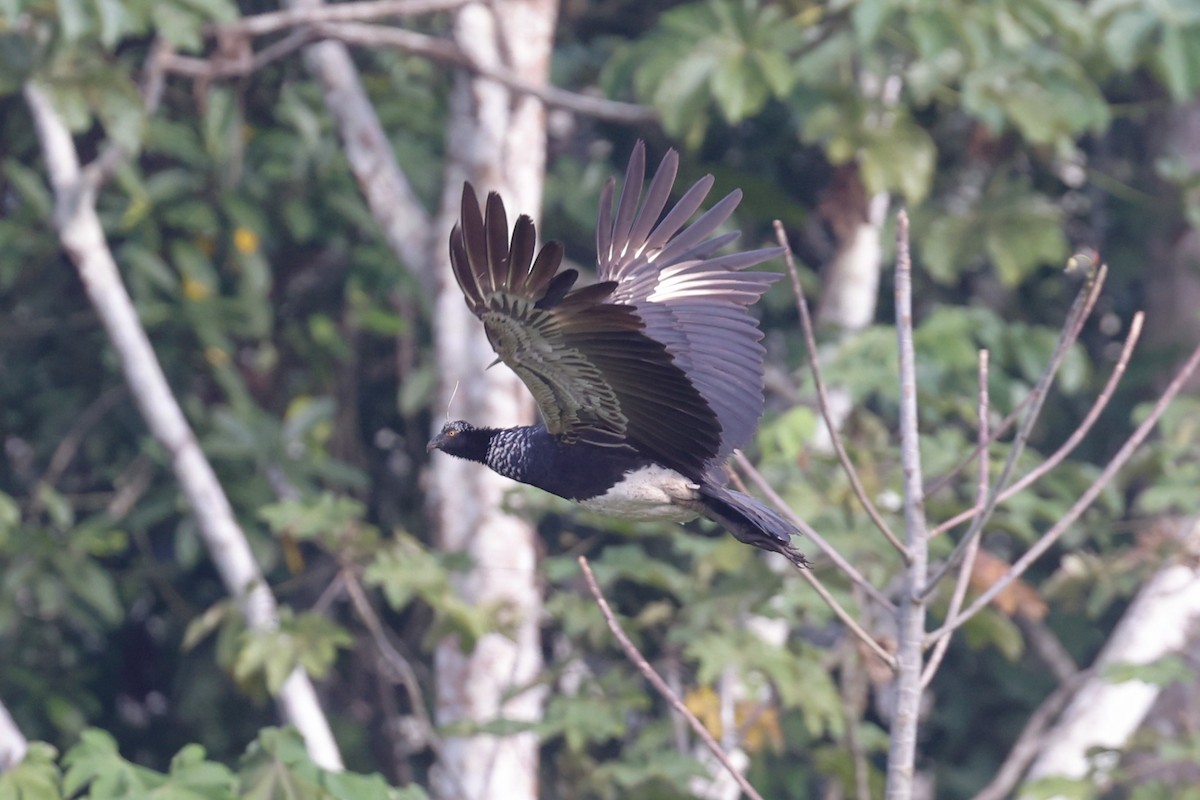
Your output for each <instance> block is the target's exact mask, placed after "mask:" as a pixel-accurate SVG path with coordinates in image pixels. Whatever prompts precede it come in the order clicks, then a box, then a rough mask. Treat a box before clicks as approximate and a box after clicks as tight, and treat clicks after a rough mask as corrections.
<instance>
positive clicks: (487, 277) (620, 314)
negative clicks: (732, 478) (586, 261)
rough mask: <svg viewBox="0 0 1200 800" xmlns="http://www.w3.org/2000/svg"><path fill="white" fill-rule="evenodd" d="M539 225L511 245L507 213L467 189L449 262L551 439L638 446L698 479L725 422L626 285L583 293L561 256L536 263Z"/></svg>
mask: <svg viewBox="0 0 1200 800" xmlns="http://www.w3.org/2000/svg"><path fill="white" fill-rule="evenodd" d="M535 244H536V233H535V230H534V225H533V221H532V220H530V218H529V217H527V216H524V215H522V216H521V217H519V218H518V219H517V222H516V225H514V226H513V229H512V238H511V240H510V239H509V231H508V220H507V216H506V214H505V210H504V203H503V201H502V200H501V199H500V196H499V195H497V194H496V193H495V192H492V193H490V194H489V195H488V198H487V204H486V213H484V212H483V211H481V209H480V207H479V201H478V199H477V197H476V194H475V190H474V189H473V188H472V187H471V185H470V184H465V185H464V186H463V198H462V216H461V218H460V220H459V224H458V225H455V227H454V230H453V231H452V232H451V234H450V261H451V264H452V266H453V270H454V276H455V278H456V279H457V280H458V284H459V286H460V287H461V288H462V291H463V295H464V297H465V298H466V301H467V306H468V307H469V308H470V309H471V311H472V312H473V313H474V314H475V315H476V316H477V317H479V319H481V320H482V321H483V325H484V329H485V330H486V332H487V337H488V341H489V342H491V345H492V348H493V349H494V350H495V351H496V354H497V355H498V356H499V357H500V360H501V361H503V362H504V363H505V364H507V365H508V366H509V367H510V368H511V369H512V370H513V371H514V372H516V373H517V375H518V376H519V377H520V378H521V380H522V381H523V382H524V383H525V385H526V386H527V387H528V388H529V391H530V392H531V393H532V394H533V397H534V400H535V401H536V402H537V405H538V408H539V409H540V411H541V414H542V417H543V419H544V420H545V422H546V427H547V429H548V430H549V431H550V432H551V433H555V434H560V435H564V436H567V437H568V438H571V439H577V440H583V441H589V442H592V443H595V444H600V445H630V446H633V447H635V448H636V449H637V450H638V451H639V452H641V453H642V454H644V455H646V456H648V457H650V458H652V459H654V460H655V461H658V462H660V463H662V464H665V465H666V466H669V467H671V468H673V469H676V470H678V471H679V472H681V473H683V474H684V475H687V476H689V477H692V478H699V476H700V475H702V474H703V473H704V471H705V470H706V469H707V467H708V463H707V462H708V461H709V459H710V458H711V456H712V454H714V453H716V452H717V451H718V449H719V447H720V443H721V426H720V423H719V422H718V420H717V415H716V414H715V413H714V411H713V409H712V408H710V406H709V404H708V403H707V402H706V401H705V398H704V397H702V396H701V393H700V392H699V391H697V389H696V387H694V386H693V384H692V381H691V380H689V376H688V375H687V374H686V373H685V368H684V367H683V365H682V364H680V363H679V359H678V357H677V356H675V355H673V354H672V353H670V352H669V349H670V346H669V345H668V344H666V343H664V342H662V341H659V340H658V339H657V338H655V336H654V335H653V332H652V331H650V330H648V328H647V326H646V325H645V324H644V323H643V320H642V318H641V317H640V316H639V314H638V312H637V311H636V310H635V308H634V307H633V305H632V304H630V303H629V302H626V301H618V300H616V299H615V297H616V295H615V294H614V290H617V289H618V288H619V287H618V283H617V282H616V281H614V280H604V281H601V282H599V283H596V284H593V285H591V286H586V287H583V288H579V289H575V288H573V287H574V283H575V281H576V279H577V278H578V273H577V272H576V271H575V270H573V269H567V270H563V271H561V272H560V271H559V267H560V266H561V264H562V255H563V251H562V246H561V245H559V244H558V243H557V242H551V243H549V244H547V245H545V246H544V247H543V248H542V249H541V251H540V252H539V253H538V254H537V257H536V258H535V257H534V249H535Z"/></svg>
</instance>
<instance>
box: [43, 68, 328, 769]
mask: <svg viewBox="0 0 1200 800" xmlns="http://www.w3.org/2000/svg"><path fill="white" fill-rule="evenodd" d="M25 101H26V103H27V105H28V106H29V109H30V111H31V113H32V115H33V119H34V123H35V126H36V128H37V133H38V139H39V140H40V143H41V146H42V152H43V154H44V158H45V161H46V168H47V171H48V172H49V174H50V184H51V186H52V188H53V190H54V196H55V213H54V222H55V226H56V227H57V228H58V235H59V239H60V240H61V242H62V246H63V249H64V250H66V252H67V255H68V256H69V257H70V258H71V261H72V262H73V263H74V264H75V267H76V269H77V270H78V272H79V277H80V279H81V281H82V283H83V285H84V288H85V289H86V291H87V293H88V298H89V299H90V300H91V303H92V306H93V307H94V308H95V309H96V313H97V314H98V316H99V317H100V321H101V323H102V324H103V325H104V328H105V332H106V333H107V334H108V338H109V340H110V341H111V342H112V346H113V349H114V350H115V351H116V353H117V356H118V358H119V360H120V362H121V369H122V371H123V372H124V375H125V381H126V383H128V384H129V387H130V391H131V393H132V394H133V397H134V400H135V401H136V402H137V404H138V408H139V409H140V410H141V413H142V417H143V418H144V419H145V420H146V425H147V427H148V428H149V429H150V432H151V433H152V434H153V435H154V438H155V439H156V440H157V441H158V443H159V445H160V446H162V448H163V449H164V450H165V451H166V452H167V454H168V456H169V457H170V461H171V467H172V469H173V470H174V472H175V478H176V480H178V481H179V484H180V487H181V488H182V490H183V493H184V495H185V496H186V498H187V501H188V505H189V506H190V507H191V510H192V513H193V514H194V515H195V516H196V521H197V523H198V526H199V530H200V536H201V538H202V539H203V541H204V543H205V546H206V547H207V548H208V552H209V556H210V557H211V558H212V560H213V563H214V564H215V565H216V567H217V571H218V573H219V574H220V576H221V579H222V582H223V583H224V584H225V588H226V591H228V592H229V593H230V594H231V595H232V596H233V597H234V598H235V599H236V600H237V602H238V606H239V607H240V608H241V611H242V613H243V615H244V616H245V618H246V623H247V625H248V626H249V627H250V628H251V629H252V630H256V631H269V630H273V629H275V628H276V627H278V623H279V620H278V611H277V609H276V606H275V598H274V596H273V595H272V594H271V590H270V589H269V588H268V586H267V584H266V581H265V580H264V578H263V575H262V572H261V570H260V569H259V566H258V564H257V562H255V560H254V555H253V553H251V551H250V546H249V544H248V542H247V541H246V537H245V534H244V533H243V532H242V529H241V527H240V526H239V525H238V522H237V519H236V518H235V517H234V514H233V509H232V508H231V507H230V505H229V500H228V498H227V497H226V496H225V492H224V490H223V489H222V488H221V484H220V483H219V482H218V481H217V477H216V475H215V474H214V472H213V469H212V466H211V465H210V464H209V463H208V460H207V458H205V456H204V453H203V452H202V451H201V449H200V445H199V444H198V443H197V441H196V437H195V434H194V433H193V432H192V429H191V427H190V426H189V425H188V422H187V419H186V418H185V417H184V415H183V410H182V409H181V408H180V407H179V403H178V402H177V401H176V399H175V396H174V395H173V394H172V393H171V389H170V386H169V385H168V384H167V379H166V376H165V375H163V372H162V367H161V366H160V365H159V363H158V359H157V358H156V357H155V354H154V349H153V348H152V347H151V346H150V340H149V338H148V337H147V336H146V331H145V330H144V329H143V328H142V326H141V323H140V322H139V320H138V316H137V311H136V310H135V309H134V307H133V301H132V300H130V298H129V293H128V292H127V291H126V290H125V286H124V285H123V284H122V282H121V276H120V273H119V272H118V270H117V265H116V262H115V261H114V260H113V255H112V251H111V250H110V249H109V246H108V241H107V239H106V237H105V235H104V229H103V228H102V226H101V224H100V218H99V216H98V215H97V213H96V206H95V201H96V187H95V186H94V185H93V183H92V182H91V181H89V180H88V179H87V178H86V177H85V176H84V175H83V173H82V170H81V169H80V166H79V156H78V154H77V153H76V150H75V143H74V142H73V141H72V139H71V134H70V132H69V131H68V130H67V126H66V123H65V122H64V121H63V119H62V117H61V116H60V115H59V113H58V112H57V111H56V110H55V108H54V107H53V105H52V104H51V103H50V100H49V98H47V96H46V95H45V94H44V93H43V92H42V90H41V89H39V88H38V87H37V86H36V85H34V84H33V83H27V84H26V85H25ZM279 703H280V706H281V708H282V710H283V714H284V716H285V717H286V718H287V719H288V720H289V721H290V722H292V723H293V724H295V725H296V727H297V728H299V729H300V731H301V733H302V734H303V735H304V738H305V742H306V744H307V746H308V749H309V752H310V754H311V755H312V758H313V760H314V761H315V762H316V763H318V764H320V765H321V766H324V767H326V768H328V769H335V770H340V769H341V768H342V762H341V755H340V754H339V753H338V750H337V745H336V743H335V742H334V740H333V735H332V733H331V732H330V730H329V724H328V722H327V720H326V719H325V715H324V713H323V712H322V711H321V708H320V706H319V704H318V703H317V697H316V692H315V691H314V689H313V686H312V683H311V682H310V681H309V679H308V676H307V674H306V673H305V672H304V671H303V670H302V669H300V668H299V667H297V668H296V670H295V671H294V672H292V674H291V675H290V676H289V677H288V678H287V680H286V681H285V682H284V684H283V686H282V688H281V689H280V692H279Z"/></svg>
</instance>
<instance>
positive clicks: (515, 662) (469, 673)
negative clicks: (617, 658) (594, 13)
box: [431, 0, 557, 800]
mask: <svg viewBox="0 0 1200 800" xmlns="http://www.w3.org/2000/svg"><path fill="white" fill-rule="evenodd" d="M556 13H557V5H556V3H555V2H554V0H526V1H524V2H518V1H517V0H499V2H494V3H490V4H488V5H486V6H485V5H482V4H472V5H469V6H466V7H464V8H463V9H462V10H461V11H460V12H459V14H458V17H457V20H456V23H455V30H454V36H455V39H456V41H457V43H458V45H459V46H460V47H461V48H462V49H463V50H464V51H466V52H467V53H469V54H470V55H471V56H472V58H474V59H475V60H476V61H477V62H479V63H482V64H486V65H489V66H504V67H506V68H507V69H508V70H509V71H510V72H511V73H512V74H514V75H515V76H517V77H518V78H520V79H522V80H525V81H529V82H531V83H539V84H540V83H545V82H546V80H547V76H548V73H549V64H550V53H551V48H552V45H553V33H554V22H555V16H556ZM545 153H546V126H545V110H544V108H543V107H542V105H541V103H540V102H539V101H537V100H535V99H533V98H532V97H529V96H527V95H514V94H513V93H512V92H510V91H509V90H508V89H506V88H504V87H503V86H501V85H499V84H497V83H494V82H491V81H488V80H486V79H481V78H472V77H468V76H465V75H463V76H460V78H459V82H458V85H457V86H456V87H455V90H454V95H453V98H452V101H451V120H450V130H449V136H448V141H447V167H446V184H445V191H444V194H443V200H442V207H441V211H440V213H439V214H438V217H437V220H436V222H435V230H437V231H438V233H439V236H438V237H437V239H436V242H435V244H434V252H433V259H434V261H435V263H436V264H437V265H438V266H437V274H438V294H437V301H436V309H437V323H436V324H437V328H436V331H437V336H436V352H437V359H438V370H439V375H440V378H441V381H442V383H441V387H442V397H443V400H444V401H445V402H449V396H450V393H451V392H452V391H453V390H454V387H456V386H457V387H458V391H457V394H456V395H455V399H454V406H453V409H452V410H451V412H452V414H453V415H454V416H455V417H462V418H464V419H469V420H471V421H472V422H474V423H476V424H484V425H493V426H509V425H514V424H519V423H527V422H529V421H531V420H532V419H533V416H534V409H533V404H532V400H531V399H530V396H529V393H528V391H527V390H526V389H525V387H524V385H523V384H522V383H521V382H520V380H518V379H517V377H516V376H515V375H514V374H513V373H512V372H510V371H509V370H508V369H506V368H504V367H501V366H498V367H496V368H494V369H487V366H488V365H489V364H490V363H491V362H492V361H494V360H495V354H494V353H493V352H492V350H491V348H490V347H489V346H488V343H487V341H486V339H485V338H484V336H483V329H482V326H481V325H480V323H479V321H478V320H476V319H474V318H473V317H472V316H471V315H470V313H469V312H468V310H467V308H466V304H465V303H464V302H463V298H462V293H461V291H460V290H459V288H458V285H457V284H456V283H455V280H454V277H453V275H452V274H451V272H450V262H449V255H448V252H447V244H446V240H447V237H448V236H449V232H450V228H451V226H452V225H453V223H454V221H455V220H456V219H457V218H458V213H459V203H460V200H461V196H462V182H463V181H464V180H469V181H471V183H472V184H473V185H474V186H475V188H476V190H477V191H479V192H487V191H492V190H496V191H500V192H501V193H502V196H503V197H504V200H505V205H506V207H507V208H508V209H509V210H510V219H509V222H510V224H511V222H512V221H513V220H514V219H515V217H516V215H517V214H518V213H526V214H529V215H531V216H533V217H535V218H536V217H537V215H538V210H539V209H540V207H541V199H542V182H543V175H544V171H545ZM432 473H433V476H432V477H433V481H432V486H431V488H432V495H433V496H432V503H433V506H432V513H433V517H434V519H435V521H436V526H437V535H438V542H439V544H440V546H441V547H442V548H443V549H444V550H447V551H464V552H466V553H469V554H470V555H471V557H472V559H473V562H474V568H473V569H472V570H471V571H470V572H469V573H467V574H465V575H463V576H462V578H461V579H460V580H459V582H458V591H459V592H460V593H461V595H462V596H463V598H464V599H466V600H467V601H468V602H470V603H472V604H475V605H478V606H481V607H492V608H495V607H502V608H504V609H505V610H506V611H505V613H506V617H507V621H508V622H509V623H510V625H509V626H508V632H507V633H504V634H501V633H489V634H487V635H485V636H484V637H482V638H481V639H480V640H479V641H478V642H476V643H475V646H474V648H473V649H471V650H470V651H469V652H464V650H463V647H464V643H463V642H461V641H460V640H459V639H458V638H457V637H450V638H448V639H446V640H445V641H443V642H441V643H440V644H439V645H438V647H437V652H436V654H435V674H436V676H437V699H436V702H437V717H438V722H439V724H441V725H447V724H453V723H457V722H485V721H488V720H492V719H495V718H496V717H504V718H507V719H524V720H536V719H540V717H541V713H542V698H543V692H542V690H541V689H539V688H524V687H528V686H530V684H532V683H533V681H534V680H535V679H536V678H537V676H538V673H539V672H540V671H541V669H542V658H541V645H540V632H539V616H540V614H541V595H540V592H539V589H538V581H537V574H536V550H537V547H536V535H537V534H536V530H535V529H534V528H533V526H532V525H531V524H530V523H529V522H528V521H527V520H525V519H522V518H520V517H517V516H513V515H512V514H509V513H507V512H506V511H504V510H503V508H502V503H503V499H504V495H505V494H506V493H507V492H508V491H510V490H511V489H512V487H513V484H512V482H511V481H508V480H506V479H504V478H501V477H500V476H498V475H496V474H495V473H493V472H491V471H490V470H488V469H486V468H485V467H483V466H482V465H479V464H474V463H471V462H467V461H461V460H458V459H453V458H449V457H436V458H434V459H433V463H432ZM506 698H507V699H506ZM440 757H441V761H440V763H439V764H438V765H437V768H436V770H435V774H434V790H435V792H436V794H437V795H438V796H440V797H445V798H451V797H453V798H460V797H463V798H465V800H484V799H485V798H499V797H503V798H506V799H508V798H511V800H526V799H527V798H528V799H529V800H532V799H533V798H536V797H537V795H538V783H537V775H538V739H537V736H536V735H535V734H532V733H525V734H518V735H514V736H491V735H486V736H485V735H480V736H457V737H448V738H447V739H446V741H445V743H444V746H443V748H442V752H441V754H440Z"/></svg>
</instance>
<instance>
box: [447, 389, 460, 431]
mask: <svg viewBox="0 0 1200 800" xmlns="http://www.w3.org/2000/svg"><path fill="white" fill-rule="evenodd" d="M458 384H459V382H458V381H455V382H454V389H453V390H451V392H450V399H449V400H447V401H446V422H449V421H450V406H451V405H452V404H453V403H454V396H455V395H457V394H458Z"/></svg>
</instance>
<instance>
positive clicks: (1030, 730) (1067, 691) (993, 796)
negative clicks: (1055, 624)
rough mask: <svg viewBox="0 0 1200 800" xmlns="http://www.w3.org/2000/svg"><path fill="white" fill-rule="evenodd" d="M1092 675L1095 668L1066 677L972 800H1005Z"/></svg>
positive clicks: (1036, 712) (1027, 724) (1030, 719)
mask: <svg viewBox="0 0 1200 800" xmlns="http://www.w3.org/2000/svg"><path fill="white" fill-rule="evenodd" d="M1091 677H1092V670H1090V669H1087V670H1083V671H1082V672H1079V673H1076V674H1075V675H1073V676H1072V677H1071V678H1070V679H1068V680H1066V681H1064V682H1063V683H1062V684H1061V685H1060V686H1059V687H1058V688H1057V689H1055V690H1054V691H1053V692H1051V693H1050V695H1049V696H1048V697H1047V698H1046V699H1045V700H1043V701H1042V704H1041V705H1040V706H1038V708H1037V711H1034V712H1033V715H1032V716H1031V717H1030V718H1029V720H1028V721H1027V722H1026V723H1025V727H1024V729H1023V730H1022V731H1021V735H1020V736H1018V737H1017V741H1016V742H1015V743H1014V744H1013V746H1012V749H1011V750H1009V752H1008V758H1006V759H1004V763H1003V764H1001V765H1000V769H999V770H997V771H996V776H995V777H994V778H992V780H991V782H990V783H989V784H988V785H987V786H985V787H983V789H982V790H981V791H980V792H979V794H977V795H975V797H973V798H972V800H1004V798H1006V797H1008V796H1009V795H1010V794H1011V793H1012V790H1013V789H1015V788H1016V786H1017V783H1018V782H1019V781H1020V780H1021V776H1022V775H1024V774H1025V770H1026V769H1027V768H1028V767H1029V765H1030V763H1032V762H1033V760H1034V759H1035V758H1037V756H1038V754H1039V753H1041V752H1042V750H1043V749H1044V747H1045V744H1046V742H1045V736H1046V731H1047V730H1049V728H1050V725H1051V724H1052V723H1053V722H1054V719H1055V718H1056V717H1057V716H1058V715H1059V714H1060V713H1062V710H1063V709H1064V708H1066V706H1067V703H1069V702H1070V701H1071V698H1073V697H1074V696H1075V693H1076V692H1078V691H1079V689H1080V688H1081V687H1082V686H1083V685H1084V684H1085V683H1086V682H1087V681H1088V680H1089V679H1090V678H1091Z"/></svg>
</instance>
